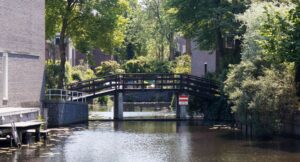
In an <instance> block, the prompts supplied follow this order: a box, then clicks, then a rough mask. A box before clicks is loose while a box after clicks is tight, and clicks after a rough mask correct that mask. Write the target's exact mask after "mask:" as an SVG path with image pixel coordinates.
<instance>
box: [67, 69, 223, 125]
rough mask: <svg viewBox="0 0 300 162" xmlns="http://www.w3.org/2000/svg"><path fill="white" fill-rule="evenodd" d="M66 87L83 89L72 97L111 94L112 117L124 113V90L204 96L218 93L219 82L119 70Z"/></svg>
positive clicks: (208, 96)
mask: <svg viewBox="0 0 300 162" xmlns="http://www.w3.org/2000/svg"><path fill="white" fill-rule="evenodd" d="M66 89H68V90H70V91H79V92H84V95H81V96H79V97H74V98H72V99H71V100H82V98H85V99H86V100H89V99H93V98H96V97H101V96H105V95H114V96H115V109H114V111H115V112H114V116H115V119H121V118H122V117H123V93H126V92H148V91H157V92H166V91H170V92H175V94H176V95H177V96H178V95H181V94H188V95H193V96H198V97H201V98H203V99H206V100H210V99H212V98H214V97H215V96H218V95H220V89H219V83H218V82H215V81H213V80H209V79H206V78H201V77H196V76H192V75H187V74H118V75H111V76H106V77H104V78H95V79H90V80H85V81H81V82H76V83H72V84H69V85H67V87H66ZM176 98H177V97H176ZM178 114H181V113H180V112H178ZM179 116H180V115H179Z"/></svg>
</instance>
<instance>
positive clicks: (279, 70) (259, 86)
mask: <svg viewBox="0 0 300 162" xmlns="http://www.w3.org/2000/svg"><path fill="white" fill-rule="evenodd" d="M293 69H294V65H293V64H287V63H284V64H279V65H278V64H277V65H276V66H275V65H268V63H266V62H265V61H263V60H255V61H254V62H251V61H242V62H241V63H240V64H239V65H236V66H232V69H231V71H230V73H229V74H228V79H227V80H226V82H225V91H226V92H227V94H228V96H229V99H230V101H231V102H232V103H233V107H232V110H233V112H235V113H237V116H238V118H239V120H240V122H241V123H242V124H250V123H251V124H252V125H253V128H254V132H256V135H271V134H272V133H274V132H275V131H278V130H279V128H280V124H281V123H282V119H283V117H284V116H286V117H289V114H290V113H291V112H293V110H295V109H296V108H297V106H296V103H297V100H296V95H295V83H294V71H293Z"/></svg>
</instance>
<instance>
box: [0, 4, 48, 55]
mask: <svg viewBox="0 0 300 162" xmlns="http://www.w3.org/2000/svg"><path fill="white" fill-rule="evenodd" d="M44 5H45V2H44V0H35V1H33V0H13V1H12V0H1V1H0V22H1V23H0V35H1V39H0V49H2V50H8V51H14V52H17V53H27V54H30V55H37V56H40V55H42V54H44V52H43V51H44V50H45V46H44V44H45V36H44V35H45V21H44V19H45V18H44V12H45V11H44Z"/></svg>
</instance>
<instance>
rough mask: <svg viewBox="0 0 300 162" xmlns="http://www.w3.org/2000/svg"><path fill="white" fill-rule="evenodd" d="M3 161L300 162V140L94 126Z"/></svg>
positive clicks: (192, 127) (191, 127)
mask: <svg viewBox="0 0 300 162" xmlns="http://www.w3.org/2000/svg"><path fill="white" fill-rule="evenodd" d="M0 161H1V162H5V161H20V162H23V161H24V162H25V161H26V162H27V161H32V162H48V161H49V162H51V161H54V162H56V161H57V162H61V161H66V162H102V161H103V162H168V161H170V162H201V161H203V162H209V161H213V162H214V161H216V162H219V161H221V162H222V161H224V162H227V161H228V162H235V161H236V162H243V161H246V162H247V161H249V162H252V161H253V162H259V161H270V162H299V161H300V140H296V139H287V138H278V139H273V140H271V141H256V140H247V139H244V138H242V137H241V135H240V134H239V133H238V131H237V130H233V129H230V127H227V126H225V125H203V123H201V122H174V121H167V122H161V121H124V122H99V121H93V122H89V124H88V125H74V126H71V127H69V128H59V129H55V130H53V131H52V133H51V136H50V138H49V139H48V140H47V141H45V142H41V143H37V144H30V145H24V146H23V147H22V148H21V149H20V150H18V149H10V148H0Z"/></svg>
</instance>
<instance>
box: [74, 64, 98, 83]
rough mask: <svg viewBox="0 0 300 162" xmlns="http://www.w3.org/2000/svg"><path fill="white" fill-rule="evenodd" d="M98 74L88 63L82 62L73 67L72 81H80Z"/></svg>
mask: <svg viewBox="0 0 300 162" xmlns="http://www.w3.org/2000/svg"><path fill="white" fill-rule="evenodd" d="M95 77H96V75H95V73H94V71H93V70H92V69H90V68H89V66H88V65H87V64H81V65H77V66H75V67H73V69H72V82H78V81H83V80H88V79H92V78H95Z"/></svg>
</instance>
